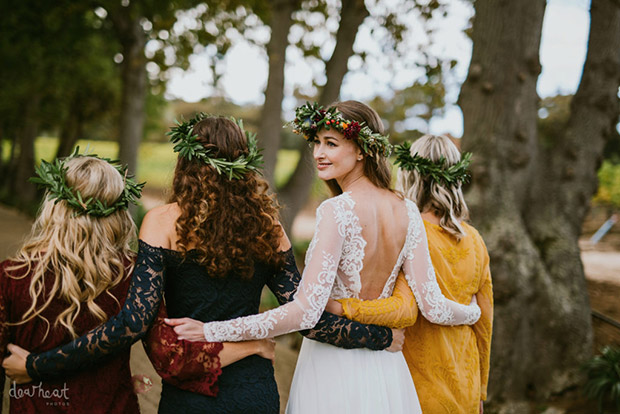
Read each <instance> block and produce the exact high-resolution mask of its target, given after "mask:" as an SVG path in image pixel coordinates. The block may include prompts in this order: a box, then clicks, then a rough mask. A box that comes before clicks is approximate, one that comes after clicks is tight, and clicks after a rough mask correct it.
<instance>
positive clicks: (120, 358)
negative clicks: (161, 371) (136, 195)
mask: <svg viewBox="0 0 620 414" xmlns="http://www.w3.org/2000/svg"><path fill="white" fill-rule="evenodd" d="M56 167H59V168H56ZM120 171H122V169H119V167H117V168H115V167H114V166H113V165H111V164H109V163H108V162H106V161H105V160H102V159H99V158H96V157H92V156H76V157H72V158H70V159H69V160H66V161H64V162H60V161H57V162H56V163H55V164H47V163H44V164H43V165H42V166H41V167H40V169H39V171H38V172H39V175H40V179H41V180H43V181H46V182H45V183H44V185H46V186H49V185H52V184H56V185H58V186H60V187H62V186H63V183H62V179H63V176H64V177H65V178H66V184H65V186H66V187H69V188H70V189H71V190H70V191H72V192H73V194H74V195H75V194H77V193H76V192H78V191H79V193H80V194H81V197H82V200H88V199H89V198H91V197H92V198H94V199H96V200H99V201H101V203H103V204H105V205H106V206H115V207H113V208H111V210H110V211H103V210H104V209H101V208H98V207H97V206H96V205H95V203H90V204H89V205H87V206H86V204H85V203H83V204H84V206H86V207H84V206H82V205H80V204H77V205H75V206H73V207H72V205H71V204H70V203H69V201H68V200H66V199H63V200H61V199H60V197H62V195H61V192H60V190H58V189H56V190H52V191H50V192H48V193H47V194H46V197H45V201H44V202H43V205H42V207H41V211H40V213H39V216H38V217H37V220H36V222H35V224H34V227H33V230H32V233H31V235H30V237H29V238H28V240H27V241H26V242H25V244H24V245H23V246H22V248H21V250H20V251H19V252H18V254H17V256H16V257H15V258H13V259H12V260H6V261H4V262H2V263H0V321H1V322H2V325H1V328H0V351H1V352H2V353H3V354H4V353H5V351H6V347H7V344H8V342H9V340H10V341H12V342H13V343H15V344H17V345H19V346H21V347H24V348H27V349H29V350H32V351H34V352H41V351H46V350H48V349H51V348H54V347H56V346H58V345H60V344H63V343H65V342H67V341H70V340H72V339H74V338H76V337H77V336H79V335H81V334H82V333H84V332H87V331H88V330H89V329H92V328H94V327H95V326H97V325H99V324H100V323H101V322H103V321H105V320H106V319H107V318H108V317H109V316H112V315H114V314H116V313H117V312H118V311H119V310H120V308H121V304H122V302H123V301H124V299H125V295H126V294H127V288H128V287H129V281H130V280H131V277H130V276H131V272H132V269H133V261H134V254H133V253H132V252H131V250H130V248H129V244H130V242H131V241H132V239H135V225H134V223H133V221H132V219H131V216H130V215H129V214H128V212H127V209H126V207H127V202H128V201H130V198H132V197H124V196H123V194H124V189H125V182H124V180H123V177H122V176H121V174H120ZM128 182H129V183H130V184H129V185H130V186H131V185H133V186H134V188H135V189H136V191H137V192H139V190H140V186H138V185H136V184H135V183H133V182H131V181H128ZM102 183H103V185H102ZM76 199H77V198H76ZM117 202H119V203H118V205H117V204H115V203H117ZM106 213H107V215H104V214H106ZM4 378H5V376H4V372H2V373H1V375H0V382H1V383H2V384H4ZM9 395H10V406H11V413H55V412H66V413H81V412H86V411H88V412H90V413H137V412H139V410H138V400H137V398H136V395H135V393H134V392H133V388H132V385H131V372H130V370H129V350H127V351H125V352H121V353H118V354H116V355H115V356H114V357H112V358H109V359H106V360H105V361H102V362H101V363H100V364H98V365H97V366H95V367H93V369H91V370H89V371H81V372H78V373H76V374H75V375H73V376H71V377H67V378H62V379H55V380H54V379H52V380H49V381H45V382H35V383H30V384H25V385H16V384H15V383H13V384H12V385H11V391H10V394H9ZM0 398H1V397H0Z"/></svg>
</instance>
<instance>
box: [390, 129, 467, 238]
mask: <svg viewBox="0 0 620 414" xmlns="http://www.w3.org/2000/svg"><path fill="white" fill-rule="evenodd" d="M416 153H417V154H418V155H419V156H421V157H424V158H428V159H430V160H431V161H433V162H438V161H439V159H440V158H441V157H443V158H444V159H445V160H446V167H449V166H451V165H454V164H456V163H458V162H459V161H460V159H461V153H460V151H459V150H458V148H457V147H456V145H454V143H453V142H452V140H450V138H448V137H446V136H443V135H430V134H429V135H424V136H423V137H421V138H419V139H418V140H416V141H415V142H414V143H413V144H411V155H414V154H416ZM461 187H462V186H461V184H460V183H458V184H453V185H445V184H443V183H441V182H437V181H435V180H433V179H432V178H431V177H430V176H422V175H421V174H420V173H419V172H417V171H415V170H413V171H409V170H404V169H399V170H398V174H397V179H396V188H397V189H398V190H400V191H402V192H403V193H404V194H405V196H406V197H407V198H409V199H410V200H412V201H413V202H415V203H416V204H417V205H418V208H419V209H420V211H422V212H425V211H433V212H434V213H436V214H438V215H439V225H440V226H441V228H443V229H444V230H445V231H447V232H448V233H450V234H451V235H453V236H454V237H456V239H457V240H461V239H462V238H463V237H464V236H465V235H466V233H465V229H464V228H463V226H462V225H461V221H464V220H467V219H468V218H469V209H468V208H467V204H465V197H464V196H463V190H462V188H461Z"/></svg>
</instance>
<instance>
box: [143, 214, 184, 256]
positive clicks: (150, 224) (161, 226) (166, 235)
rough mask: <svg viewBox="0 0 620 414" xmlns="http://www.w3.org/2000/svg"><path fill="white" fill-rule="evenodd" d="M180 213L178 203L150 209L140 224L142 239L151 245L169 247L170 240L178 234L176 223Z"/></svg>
mask: <svg viewBox="0 0 620 414" xmlns="http://www.w3.org/2000/svg"><path fill="white" fill-rule="evenodd" d="M180 213H181V212H180V209H179V207H178V206H177V204H176V203H172V204H166V205H163V206H159V207H155V208H153V209H151V210H149V211H148V213H146V215H145V216H144V219H143V220H142V225H141V226H140V239H142V240H143V241H145V242H146V243H148V244H150V245H151V246H155V247H165V248H167V249H169V248H170V246H171V242H170V240H172V239H173V236H174V235H175V234H176V228H175V223H176V220H177V218H178V217H179V215H180Z"/></svg>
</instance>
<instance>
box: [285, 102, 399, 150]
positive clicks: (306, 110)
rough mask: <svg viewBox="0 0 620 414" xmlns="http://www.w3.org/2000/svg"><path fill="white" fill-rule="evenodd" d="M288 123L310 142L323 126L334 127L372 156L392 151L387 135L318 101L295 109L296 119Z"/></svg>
mask: <svg viewBox="0 0 620 414" xmlns="http://www.w3.org/2000/svg"><path fill="white" fill-rule="evenodd" d="M287 125H289V126H290V127H291V128H293V132H294V133H296V134H299V135H302V136H303V137H304V138H305V139H306V141H308V142H311V141H312V140H314V138H315V137H316V134H317V133H318V132H319V131H320V130H321V129H322V128H325V129H327V130H330V129H331V128H334V129H335V130H336V131H338V132H340V133H341V134H343V135H344V137H345V138H346V139H351V140H355V142H357V144H358V145H359V147H360V148H361V149H362V151H364V152H365V153H366V154H368V155H369V156H371V157H375V156H383V157H388V156H389V155H390V153H391V152H392V144H390V142H389V140H388V137H387V136H386V135H381V134H378V133H376V132H374V131H373V130H372V129H370V128H369V127H368V126H367V125H366V124H365V123H364V122H357V121H350V120H348V119H345V118H344V117H343V116H342V114H341V113H340V112H339V111H338V109H337V108H336V107H335V106H331V107H329V108H327V109H325V108H323V107H322V106H321V105H319V104H318V103H316V102H314V103H310V102H306V103H305V104H304V105H302V106H300V107H298V108H297V109H295V119H294V120H292V121H291V122H289V123H288V124H287Z"/></svg>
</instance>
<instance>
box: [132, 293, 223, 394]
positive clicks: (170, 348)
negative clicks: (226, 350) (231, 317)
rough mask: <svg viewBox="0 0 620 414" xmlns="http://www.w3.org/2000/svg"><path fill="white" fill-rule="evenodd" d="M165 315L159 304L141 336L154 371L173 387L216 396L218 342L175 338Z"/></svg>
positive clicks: (218, 367)
mask: <svg viewBox="0 0 620 414" xmlns="http://www.w3.org/2000/svg"><path fill="white" fill-rule="evenodd" d="M167 316H168V315H167V312H166V305H165V304H164V303H162V304H161V305H160V307H159V313H158V315H157V319H156V320H155V322H154V323H153V326H152V327H151V328H150V329H149V331H148V334H147V336H146V337H145V338H144V339H143V343H144V349H145V350H146V354H147V355H148V357H149V359H150V360H151V363H152V364H153V367H154V368H155V371H157V373H158V374H159V376H160V377H161V378H162V379H163V380H164V381H166V382H167V383H169V384H172V385H174V386H175V387H177V388H181V389H183V390H187V391H191V392H195V393H199V394H203V395H209V396H211V397H215V396H217V392H218V387H217V379H218V377H219V376H220V374H221V373H222V369H221V365H220V359H219V356H218V354H219V353H220V351H221V350H222V348H223V345H222V343H221V342H189V341H184V340H179V338H178V337H177V334H176V333H175V332H174V329H173V328H172V327H170V326H168V325H167V324H166V323H164V318H166V317H167Z"/></svg>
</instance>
